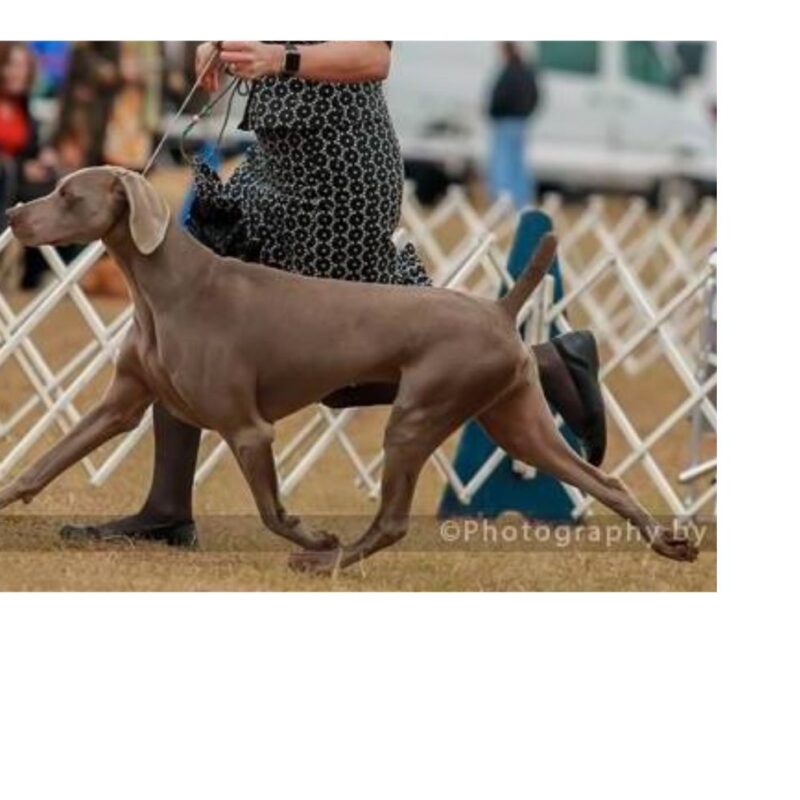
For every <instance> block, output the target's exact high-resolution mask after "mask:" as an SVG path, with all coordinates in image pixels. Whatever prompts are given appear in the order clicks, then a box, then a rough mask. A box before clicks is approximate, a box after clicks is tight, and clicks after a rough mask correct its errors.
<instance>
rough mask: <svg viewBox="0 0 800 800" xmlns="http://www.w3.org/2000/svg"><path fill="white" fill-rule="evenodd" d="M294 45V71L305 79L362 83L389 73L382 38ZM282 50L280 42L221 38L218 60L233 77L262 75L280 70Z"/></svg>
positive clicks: (383, 76) (386, 49) (388, 52)
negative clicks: (297, 62)
mask: <svg viewBox="0 0 800 800" xmlns="http://www.w3.org/2000/svg"><path fill="white" fill-rule="evenodd" d="M297 49H298V51H299V52H300V71H299V72H298V73H297V75H298V77H301V78H305V79H307V80H311V81H335V82H341V83H364V82H367V81H382V80H384V79H385V78H386V77H387V76H388V74H389V65H390V61H391V54H390V51H389V46H388V44H387V43H386V42H321V43H320V44H314V45H298V47H297ZM283 54H284V46H283V45H282V44H265V43H263V42H223V43H222V53H221V60H222V62H223V64H227V65H228V66H229V68H230V69H231V71H232V72H233V73H234V74H235V75H236V76H237V77H242V78H262V77H264V76H265V75H277V74H278V73H279V72H280V71H281V68H282V66H283Z"/></svg>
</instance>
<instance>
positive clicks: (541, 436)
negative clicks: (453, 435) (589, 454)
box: [478, 381, 697, 561]
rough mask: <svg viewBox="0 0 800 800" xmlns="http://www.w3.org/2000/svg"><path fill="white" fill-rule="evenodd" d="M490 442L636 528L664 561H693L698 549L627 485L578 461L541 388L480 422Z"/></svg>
mask: <svg viewBox="0 0 800 800" xmlns="http://www.w3.org/2000/svg"><path fill="white" fill-rule="evenodd" d="M478 421H479V422H480V424H481V425H482V426H483V428H484V430H485V431H486V432H487V433H488V434H489V436H490V437H491V438H492V439H493V440H494V441H495V442H496V443H497V444H498V445H499V446H500V447H502V448H503V449H504V450H505V451H506V452H507V453H508V454H509V455H510V456H511V457H512V458H515V459H518V460H520V461H524V462H525V463H526V464H529V465H530V466H532V467H536V468H537V469H541V470H543V471H544V472H547V473H548V474H550V475H552V476H553V477H555V478H557V479H558V480H560V481H563V482H564V483H568V484H570V485H572V486H575V487H577V488H578V489H580V490H581V491H583V492H586V493H587V494H589V495H591V496H592V497H595V498H596V499H597V500H599V501H600V502H601V503H603V504H604V505H606V506H608V507H609V508H610V509H611V510H612V511H615V512H616V513H617V514H619V515H620V516H621V517H623V518H624V519H626V520H628V521H630V522H631V523H632V524H634V525H635V526H636V527H637V528H638V529H639V530H640V531H641V533H642V534H643V535H644V536H645V538H646V539H647V540H648V541H649V542H650V543H651V546H652V547H653V549H654V550H656V551H657V552H658V553H660V554H661V555H664V556H666V557H668V558H673V559H675V560H678V561H692V560H694V558H695V557H696V556H697V550H696V548H695V547H694V546H693V545H692V543H690V542H688V541H686V540H684V539H680V538H677V537H673V536H672V535H671V534H670V533H669V532H667V531H665V530H663V529H662V528H661V527H660V526H659V525H658V523H657V522H656V521H655V520H654V519H653V517H652V516H651V515H650V514H649V513H648V512H647V511H646V510H645V509H644V508H643V507H642V506H641V505H640V503H639V502H638V501H637V500H636V499H635V498H634V496H633V495H632V494H631V492H630V491H629V490H628V488H627V487H626V486H625V484H624V483H623V482H622V481H621V480H620V479H619V478H616V477H613V476H611V475H608V474H606V473H604V472H603V471H601V470H599V469H597V467H594V466H592V465H591V464H589V463H588V462H586V461H584V460H583V459H582V458H580V456H578V455H577V454H576V453H575V452H574V451H573V450H572V448H571V447H570V446H569V445H568V444H567V442H566V441H565V440H564V438H563V437H562V436H561V434H560V433H559V431H558V429H557V427H556V424H555V420H554V419H553V416H552V414H551V413H550V410H549V409H548V407H547V404H546V401H545V398H544V394H543V392H542V389H541V386H540V385H539V384H538V382H531V381H527V382H525V383H524V384H521V385H520V386H519V387H518V388H516V389H514V390H513V391H512V392H511V393H509V394H508V395H507V396H506V397H503V398H502V399H501V400H499V401H498V402H497V403H496V404H495V405H493V406H491V407H490V408H489V409H487V410H485V411H484V412H483V413H481V415H480V416H479V417H478Z"/></svg>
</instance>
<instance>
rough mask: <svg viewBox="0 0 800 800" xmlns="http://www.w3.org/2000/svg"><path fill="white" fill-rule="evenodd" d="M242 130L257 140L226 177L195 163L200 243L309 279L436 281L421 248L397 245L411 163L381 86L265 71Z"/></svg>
mask: <svg viewBox="0 0 800 800" xmlns="http://www.w3.org/2000/svg"><path fill="white" fill-rule="evenodd" d="M239 127H240V128H241V129H242V130H248V131H252V132H253V133H254V134H255V135H256V137H257V142H256V143H255V144H253V145H252V146H251V147H250V148H249V150H248V151H247V153H246V155H245V158H244V160H243V161H242V163H241V164H240V165H239V167H238V168H237V169H236V171H235V172H234V173H233V175H232V176H231V178H230V179H229V180H228V181H227V182H225V183H223V182H222V181H221V180H220V178H219V176H218V175H217V174H216V173H215V172H214V171H213V170H212V169H211V168H210V167H209V166H208V165H207V164H205V163H204V162H202V161H201V160H200V159H195V160H194V162H193V165H192V166H193V172H194V178H195V190H196V199H195V201H194V204H193V206H192V209H191V212H190V215H189V220H188V224H187V227H188V229H189V231H190V232H191V233H192V234H193V235H194V236H195V237H196V238H197V239H199V240H200V241H201V242H203V243H204V244H206V245H207V246H209V247H210V248H211V249H212V250H214V251H215V252H216V253H218V254H220V255H226V256H234V257H236V258H240V259H243V260H245V261H251V262H257V263H262V264H268V265H270V266H274V267H279V268H281V269H285V270H289V271H292V272H297V273H301V274H303V275H309V276H314V277H325V278H339V279H343V280H352V281H364V282H370V283H393V284H412V285H427V284H429V283H430V280H429V278H428V276H427V275H426V274H425V270H424V268H423V266H422V263H421V261H420V258H419V256H418V254H417V252H416V251H415V249H414V247H413V246H412V245H410V244H408V245H406V246H405V247H404V248H403V249H402V250H400V251H399V252H398V250H397V249H396V248H395V246H394V243H393V242H392V234H393V232H394V231H395V229H396V227H397V225H398V223H399V220H400V206H401V202H402V195H403V162H402V159H401V157H400V148H399V145H398V142H397V138H396V136H395V132H394V128H393V126H392V122H391V119H390V117H389V112H388V109H387V107H386V102H385V100H384V96H383V90H382V87H381V84H380V82H370V83H328V82H314V81H308V80H304V79H301V78H297V77H284V76H276V77H267V78H262V79H259V80H256V81H254V82H253V84H252V88H251V91H250V97H249V99H248V102H247V107H246V109H245V113H244V118H243V120H242V122H241V124H240V126H239Z"/></svg>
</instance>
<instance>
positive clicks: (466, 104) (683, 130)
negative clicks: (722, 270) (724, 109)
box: [385, 41, 716, 199]
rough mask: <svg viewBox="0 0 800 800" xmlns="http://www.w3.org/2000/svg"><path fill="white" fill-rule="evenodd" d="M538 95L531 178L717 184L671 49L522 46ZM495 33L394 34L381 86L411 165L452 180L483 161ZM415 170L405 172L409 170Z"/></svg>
mask: <svg viewBox="0 0 800 800" xmlns="http://www.w3.org/2000/svg"><path fill="white" fill-rule="evenodd" d="M523 47H524V48H525V49H526V50H527V51H528V54H529V55H530V56H531V58H532V59H533V60H534V62H535V63H536V65H537V67H538V74H539V81H540V93H541V99H540V104H539V108H538V110H537V112H536V114H535V117H534V122H533V124H532V125H531V129H530V134H529V136H530V146H529V148H528V154H527V157H528V161H529V164H530V165H531V168H532V169H533V170H534V172H535V175H536V178H537V181H538V182H539V184H548V185H555V186H558V187H561V188H564V189H567V190H570V189H580V190H586V189H590V190H599V189H606V190H608V189H610V190H615V189H620V190H627V191H639V192H644V193H648V194H650V195H651V196H653V197H658V196H659V195H661V197H662V199H663V195H664V194H665V193H674V192H682V193H684V194H685V193H686V192H687V191H691V192H694V193H696V192H697V190H698V189H703V190H705V189H712V190H715V187H716V128H715V125H714V122H713V119H712V117H711V115H710V114H708V113H707V111H706V109H704V107H703V105H702V104H701V103H699V102H698V100H697V98H696V97H693V96H692V95H691V94H690V93H689V92H684V91H682V90H681V81H680V75H679V73H678V71H677V70H676V69H675V60H674V57H672V56H674V53H673V52H672V51H671V50H670V48H669V46H664V45H663V44H660V43H655V42H592V41H576V42H538V43H533V42H529V43H523ZM500 66H501V61H500V48H499V46H498V43H497V42H397V43H396V44H395V49H394V54H393V63H392V71H391V75H390V76H389V80H388V81H387V83H386V85H385V90H386V96H387V101H388V103H389V107H390V109H391V112H392V116H393V119H394V123H395V127H396V129H397V132H398V136H399V139H400V144H401V147H402V149H403V155H404V157H405V159H406V161H407V163H408V164H409V165H415V166H416V168H417V170H419V168H420V167H421V166H422V167H426V166H427V167H428V168H429V169H430V168H433V169H435V170H441V171H443V172H444V173H446V174H447V175H448V176H449V177H450V178H451V179H456V180H457V179H461V178H463V177H464V176H465V175H467V174H469V172H470V170H474V169H477V170H479V171H480V170H482V168H483V165H484V163H485V159H486V153H487V145H488V120H487V117H486V107H487V103H488V94H489V91H490V88H491V85H492V83H493V81H494V79H495V78H496V76H497V73H498V71H499V69H500ZM412 174H413V170H412Z"/></svg>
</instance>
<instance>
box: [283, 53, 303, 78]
mask: <svg viewBox="0 0 800 800" xmlns="http://www.w3.org/2000/svg"><path fill="white" fill-rule="evenodd" d="M285 65H286V66H285V70H286V72H289V73H291V74H292V75H293V74H294V73H295V72H297V71H298V70H299V69H300V53H298V52H297V51H295V50H289V52H287V53H286V61H285Z"/></svg>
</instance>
